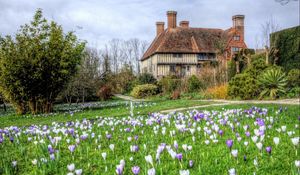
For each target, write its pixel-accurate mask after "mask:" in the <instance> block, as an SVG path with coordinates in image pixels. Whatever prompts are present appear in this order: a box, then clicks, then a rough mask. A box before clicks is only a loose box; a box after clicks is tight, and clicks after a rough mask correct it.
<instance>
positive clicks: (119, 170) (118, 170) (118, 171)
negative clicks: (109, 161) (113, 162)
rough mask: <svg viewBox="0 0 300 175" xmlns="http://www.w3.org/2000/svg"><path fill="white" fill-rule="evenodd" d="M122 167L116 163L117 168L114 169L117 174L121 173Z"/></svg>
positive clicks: (120, 174)
mask: <svg viewBox="0 0 300 175" xmlns="http://www.w3.org/2000/svg"><path fill="white" fill-rule="evenodd" d="M123 169H124V167H123V166H122V165H118V166H117V169H116V173H117V174H118V175H122V174H123Z"/></svg>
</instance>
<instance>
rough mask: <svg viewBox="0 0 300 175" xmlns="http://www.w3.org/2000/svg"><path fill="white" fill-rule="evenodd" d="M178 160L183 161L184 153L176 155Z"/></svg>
mask: <svg viewBox="0 0 300 175" xmlns="http://www.w3.org/2000/svg"><path fill="white" fill-rule="evenodd" d="M176 158H177V159H178V160H179V161H181V160H182V153H179V154H176Z"/></svg>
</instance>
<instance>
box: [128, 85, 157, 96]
mask: <svg viewBox="0 0 300 175" xmlns="http://www.w3.org/2000/svg"><path fill="white" fill-rule="evenodd" d="M157 90H158V88H157V86H156V85H153V84H143V85H137V86H135V87H134V88H133V90H132V91H131V96H133V97H135V98H145V97H149V96H152V95H156V94H157Z"/></svg>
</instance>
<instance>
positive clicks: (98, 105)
mask: <svg viewBox="0 0 300 175" xmlns="http://www.w3.org/2000/svg"><path fill="white" fill-rule="evenodd" d="M211 103H212V102H201V101H192V100H155V101H150V102H134V103H133V107H134V110H133V112H134V113H135V114H148V113H151V112H157V111H161V110H167V109H174V108H180V107H190V106H200V105H207V104H211ZM54 110H55V111H56V112H55V113H53V114H48V115H30V114H28V115H21V116H20V115H16V114H15V113H14V111H13V110H12V109H11V108H9V109H8V111H9V112H8V114H7V115H5V113H3V112H2V113H1V114H2V115H0V128H1V127H5V126H24V125H33V124H51V123H52V122H54V121H55V122H66V121H74V120H76V119H78V120H82V119H92V118H96V117H97V116H110V117H112V116H113V117H122V116H126V115H129V114H130V102H128V101H122V100H120V99H114V100H112V101H107V102H91V103H84V104H78V105H77V104H72V105H69V104H59V105H55V107H54Z"/></svg>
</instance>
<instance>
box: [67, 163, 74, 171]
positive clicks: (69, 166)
mask: <svg viewBox="0 0 300 175" xmlns="http://www.w3.org/2000/svg"><path fill="white" fill-rule="evenodd" d="M67 168H68V170H69V171H74V170H75V165H74V163H72V164H69V165H67Z"/></svg>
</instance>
